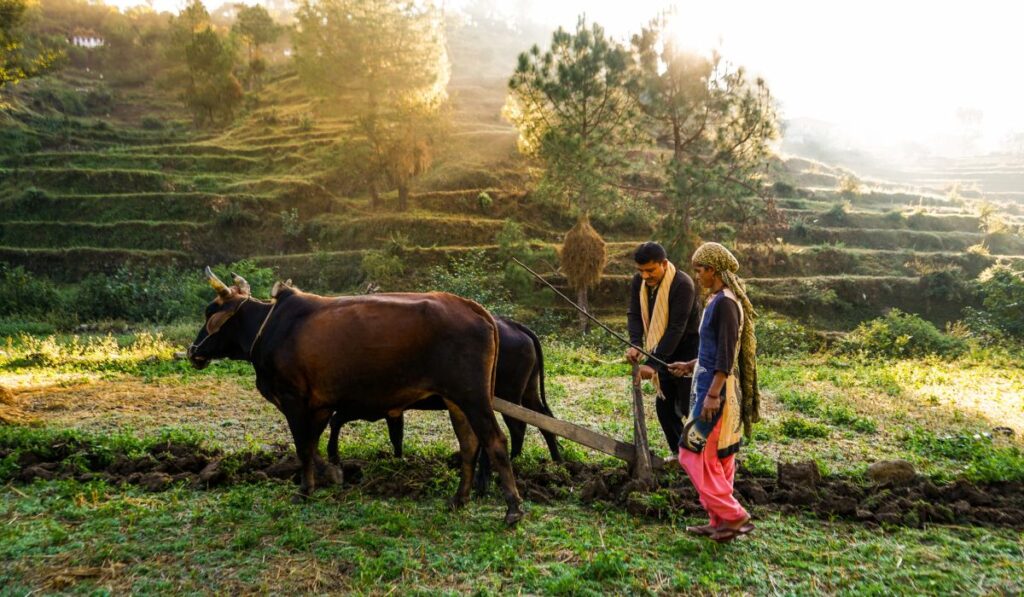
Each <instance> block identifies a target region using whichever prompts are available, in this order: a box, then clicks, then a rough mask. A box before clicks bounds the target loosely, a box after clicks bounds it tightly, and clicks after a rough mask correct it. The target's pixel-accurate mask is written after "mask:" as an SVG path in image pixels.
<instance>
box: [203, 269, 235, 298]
mask: <svg viewBox="0 0 1024 597" xmlns="http://www.w3.org/2000/svg"><path fill="white" fill-rule="evenodd" d="M203 273H204V274H205V275H206V281H207V282H209V283H210V286H211V287H212V288H213V289H214V290H216V291H217V296H219V297H221V298H224V299H226V298H228V297H230V296H231V289H230V288H228V285H227V284H225V283H224V282H221V281H220V278H218V277H217V274H215V273H213V270H212V269H210V266H206V269H205V270H203Z"/></svg>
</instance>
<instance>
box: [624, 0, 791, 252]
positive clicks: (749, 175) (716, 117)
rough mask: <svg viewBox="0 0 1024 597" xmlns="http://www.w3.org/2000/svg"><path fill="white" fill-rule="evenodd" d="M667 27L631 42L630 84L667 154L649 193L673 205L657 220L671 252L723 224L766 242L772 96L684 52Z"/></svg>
mask: <svg viewBox="0 0 1024 597" xmlns="http://www.w3.org/2000/svg"><path fill="white" fill-rule="evenodd" d="M669 29H670V28H669V27H668V22H667V19H666V18H665V17H662V18H659V19H657V20H655V21H653V22H652V23H651V24H650V25H649V26H648V27H645V28H644V29H642V31H641V33H640V34H639V35H636V36H634V37H633V43H632V46H633V54H634V69H635V70H634V81H633V82H632V84H631V85H630V86H629V87H630V89H631V90H632V92H633V93H634V95H635V97H636V98H637V102H638V105H639V107H640V109H641V110H642V111H643V113H644V115H645V116H646V117H647V120H648V127H649V128H651V129H652V130H654V131H655V136H656V138H657V139H658V142H659V145H662V146H665V147H667V148H668V149H670V150H671V153H670V158H669V159H668V160H666V161H665V164H664V183H663V185H662V186H661V188H658V189H653V190H654V191H655V192H659V193H664V194H665V195H666V196H667V197H668V198H669V199H670V201H671V207H670V210H669V213H668V215H667V217H666V218H665V220H664V222H663V228H664V231H665V236H666V237H667V238H668V239H670V241H669V243H668V244H669V248H670V250H673V249H674V250H673V252H674V253H676V254H681V255H682V256H684V257H687V258H688V257H689V255H690V253H691V252H692V251H693V249H694V248H696V244H697V243H698V242H699V241H700V240H701V235H702V234H705V233H707V232H709V231H710V226H711V225H714V224H716V223H722V222H724V221H728V222H731V223H741V224H744V223H745V224H748V226H749V227H750V230H749V231H748V234H746V235H745V238H747V239H748V240H753V239H754V235H756V234H761V235H762V236H771V235H772V229H771V228H772V226H773V224H772V223H773V222H775V221H776V220H775V217H774V215H775V214H774V210H773V205H774V204H773V203H772V202H771V199H770V198H769V197H767V196H766V194H765V192H764V191H763V190H762V185H761V182H760V176H761V174H762V173H763V171H764V166H765V162H766V158H767V157H768V154H769V151H770V147H769V143H770V142H771V140H772V139H774V138H776V137H777V136H778V125H777V117H776V113H775V107H774V103H773V100H772V97H771V94H770V93H769V91H768V88H767V86H766V85H765V83H764V81H762V80H761V79H757V80H755V81H753V82H751V81H749V80H748V79H747V77H746V73H745V72H744V70H743V69H742V68H737V69H733V68H730V67H729V66H728V65H727V64H725V63H723V61H722V59H721V57H720V56H718V55H717V54H713V55H711V56H710V57H706V56H702V55H698V54H694V53H690V52H685V51H683V50H682V49H681V48H680V47H679V45H678V44H677V43H676V41H675V40H674V39H673V38H672V36H671V35H669V33H668V31H669ZM752 198H760V199H761V200H752ZM755 222H756V225H755V224H754V223H755ZM718 240H727V239H718ZM758 240H762V239H758Z"/></svg>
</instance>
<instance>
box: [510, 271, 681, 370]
mask: <svg viewBox="0 0 1024 597" xmlns="http://www.w3.org/2000/svg"><path fill="white" fill-rule="evenodd" d="M512 261H514V262H515V263H516V265H518V266H520V267H522V268H523V269H525V270H526V271H528V272H530V273H531V274H533V277H535V278H537V279H538V280H540V281H541V282H542V283H543V284H544V285H545V286H547V287H548V288H550V289H551V290H554V291H555V294H557V295H558V296H560V297H562V299H563V300H564V301H565V302H567V303H569V304H570V305H572V306H573V307H575V308H576V310H577V311H579V312H580V313H582V314H584V315H586V316H587V317H588V318H590V321H593V322H594V323H596V324H597V325H599V326H601V327H602V328H603V329H604V331H606V332H608V333H609V334H611V335H612V336H615V338H616V339H617V340H619V341H620V342H622V343H623V344H625V345H626V346H629V347H632V348H635V349H637V350H638V351H640V354H643V355H644V356H646V357H647V358H648V359H650V360H652V361H654V362H655V363H658V364H660V365H664V366H666V367H668V363H666V362H665V361H663V360H661V359H659V358H658V357H656V356H654V355H653V354H651V353H649V352H647V351H646V350H644V349H643V348H640V347H639V346H637V345H636V344H633V343H632V342H630V341H629V340H626V339H625V338H623V337H622V336H621V335H620V334H619V333H618V332H616V331H615V330H613V329H611V328H610V327H608V326H606V325H605V324H604V323H602V322H601V320H600V319H598V318H596V317H594V316H593V315H591V314H590V313H587V310H586V309H584V308H583V307H581V306H579V305H577V304H576V303H574V302H573V301H572V299H570V298H569V297H567V296H565V295H564V294H562V292H561V291H560V290H558V289H557V288H555V287H554V286H552V285H551V283H550V282H548V281H547V280H545V279H544V278H543V277H542V276H541V275H540V274H538V273H537V272H535V271H533V270H532V269H530V267H529V266H528V265H526V264H525V263H523V262H522V261H519V260H518V259H516V258H515V257H513V258H512Z"/></svg>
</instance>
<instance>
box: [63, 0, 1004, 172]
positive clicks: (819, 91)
mask: <svg viewBox="0 0 1024 597" xmlns="http://www.w3.org/2000/svg"><path fill="white" fill-rule="evenodd" d="M44 1H45V0H44ZM111 3H112V4H115V5H118V6H121V7H125V6H128V5H134V4H144V2H140V1H138V0H112V1H111ZM249 3H252V2H249ZM469 3H470V0H455V1H452V0H449V1H448V2H447V6H448V7H454V8H458V7H460V6H464V5H467V4H469ZM220 4H223V2H218V1H217V0H212V1H210V2H209V7H210V8H215V7H216V6H219V5H220ZM497 4H498V5H499V6H501V7H502V9H503V10H504V11H505V12H506V13H507V14H509V15H527V16H529V17H530V18H531V19H533V20H535V21H537V22H539V23H542V24H546V25H550V26H551V27H552V29H554V28H555V27H557V26H559V25H561V26H563V27H567V28H568V27H572V26H574V25H575V22H576V18H577V16H578V15H579V14H581V13H584V12H585V13H586V15H587V17H588V20H590V21H593V22H598V23H600V24H602V25H604V26H605V27H606V29H607V30H608V31H609V32H610V33H611V34H613V35H614V36H615V37H617V38H619V39H625V38H626V37H627V36H628V35H629V34H631V33H633V32H635V31H637V30H639V28H640V26H642V25H643V24H645V23H647V22H648V21H649V20H650V19H651V18H653V17H654V16H655V15H656V14H658V12H659V11H661V10H664V9H665V8H668V7H670V6H674V7H675V8H676V11H677V14H678V18H677V21H678V23H679V25H678V27H679V34H680V37H681V38H682V39H683V40H689V41H688V45H689V46H691V47H692V48H694V49H697V50H701V51H710V50H711V49H712V48H717V49H719V51H720V52H721V54H722V55H723V56H724V58H725V59H726V60H728V61H729V62H732V63H734V64H737V65H741V66H744V67H746V68H747V69H748V71H749V72H750V73H751V74H752V75H759V76H762V77H764V78H765V80H766V81H767V82H768V85H769V88H770V89H771V90H772V92H773V94H774V95H775V97H776V99H777V100H778V101H779V103H780V106H781V109H782V115H783V117H784V118H785V119H787V120H799V119H811V120H816V121H822V122H825V123H830V124H832V125H834V127H835V130H836V132H837V134H838V136H839V138H840V140H841V141H840V142H843V141H848V142H849V143H851V144H852V145H855V146H861V147H865V148H870V149H874V150H879V151H884V150H889V149H895V148H897V146H901V145H907V144H916V145H918V146H923V147H926V148H928V149H931V150H932V151H935V152H937V153H943V154H956V153H985V152H989V151H998V150H1001V149H1005V148H1006V147H1007V143H1008V140H1009V138H1010V136H1011V135H1012V134H1015V133H1024V110H1021V106H1024V80H1022V78H1021V77H1020V76H1019V75H1018V74H1017V69H1016V67H1017V65H1016V64H1015V58H1016V57H1018V56H1024V36H1021V35H1019V31H1018V29H1019V23H1021V22H1024V19H1022V18H1021V17H1024V9H1022V8H1018V7H1015V6H1014V5H1013V4H1012V3H1003V2H997V1H995V0H979V1H977V2H972V3H970V4H969V5H967V6H965V5H964V4H963V3H954V2H949V1H945V2H920V1H906V2H893V1H891V0H890V1H887V2H882V1H881V0H865V1H862V2H857V3H853V2H842V3H839V2H820V1H810V0H792V1H785V2H772V3H769V2H763V1H762V2H756V1H751V0H720V1H718V2H714V3H711V2H707V1H704V2H694V1H688V0H683V1H680V0H675V1H666V0H634V1H633V2H629V3H622V2H609V1H604V0H602V1H584V0H568V1H562V2H537V1H535V0H521V1H509V0H506V1H504V2H500V1H499V2H497ZM153 5H154V8H156V9H157V10H168V11H172V12H176V11H178V10H180V8H181V7H182V6H183V5H184V2H183V0H154V1H153ZM524 49H525V47H524ZM510 68H511V65H510ZM970 139H973V141H969V140H970Z"/></svg>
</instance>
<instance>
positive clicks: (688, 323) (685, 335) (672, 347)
mask: <svg viewBox="0 0 1024 597" xmlns="http://www.w3.org/2000/svg"><path fill="white" fill-rule="evenodd" d="M666 284H671V286H670V287H669V294H668V325H667V326H665V333H664V334H663V335H662V336H661V341H659V342H658V347H657V348H656V349H655V350H654V353H653V354H654V356H656V357H658V358H659V359H661V360H662V361H665V362H666V363H672V362H674V361H688V360H691V359H694V358H696V357H697V344H698V343H699V341H700V335H699V334H700V330H699V329H698V327H699V326H700V307H699V306H698V304H697V297H696V293H695V291H694V286H693V279H691V278H690V276H688V275H687V274H686V272H683V271H681V270H676V275H675V277H674V278H673V279H672V280H668V279H667V278H665V279H662V281H661V284H659V285H658V288H657V289H656V290H655V291H654V292H651V291H650V290H649V289H648V288H647V287H646V286H645V285H644V281H643V278H641V277H640V274H636V275H634V276H633V282H632V284H630V290H629V312H628V313H627V321H628V327H629V341H630V342H632V343H633V344H635V345H637V346H640V347H643V345H644V320H643V316H642V315H641V314H640V309H641V307H640V288H641V287H644V291H645V292H648V293H649V294H648V295H647V296H648V303H647V306H648V315H651V313H653V310H654V301H655V299H656V298H657V293H658V292H660V291H661V290H662V289H663V288H665V287H666V286H665V285H666ZM647 364H648V365H650V366H651V367H654V369H655V370H657V371H658V372H659V373H665V374H666V375H668V371H666V370H665V368H664V366H662V365H660V364H658V363H656V362H654V361H650V360H649V361H648V362H647Z"/></svg>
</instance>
